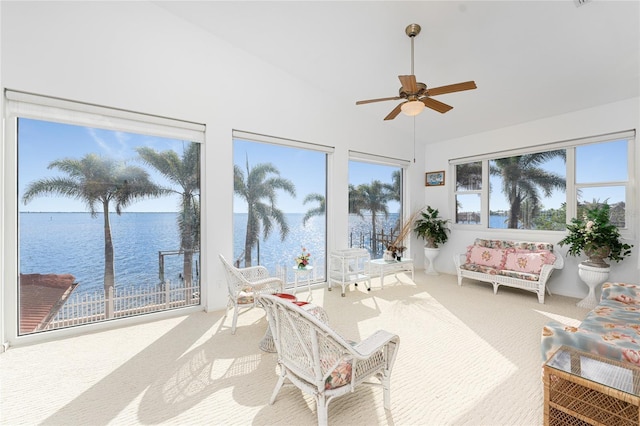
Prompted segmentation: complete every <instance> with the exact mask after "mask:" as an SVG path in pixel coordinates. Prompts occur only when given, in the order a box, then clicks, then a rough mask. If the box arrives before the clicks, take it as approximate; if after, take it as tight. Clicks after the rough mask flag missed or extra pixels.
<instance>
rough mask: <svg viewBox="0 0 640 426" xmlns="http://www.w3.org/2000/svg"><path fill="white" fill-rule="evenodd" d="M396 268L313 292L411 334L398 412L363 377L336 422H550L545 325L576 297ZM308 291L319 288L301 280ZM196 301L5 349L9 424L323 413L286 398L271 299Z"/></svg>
mask: <svg viewBox="0 0 640 426" xmlns="http://www.w3.org/2000/svg"><path fill="white" fill-rule="evenodd" d="M397 278H398V280H396V277H394V276H388V277H386V280H385V286H384V289H381V288H380V283H379V280H374V281H373V284H374V286H373V290H372V291H371V292H367V291H366V290H365V289H364V287H363V286H362V285H361V286H359V287H353V286H352V287H351V289H350V290H349V291H347V295H346V297H340V291H339V288H335V289H334V290H333V291H331V292H328V291H327V290H326V288H323V289H315V290H313V302H314V303H316V304H319V305H321V306H323V307H324V308H325V309H326V311H327V313H328V315H329V319H330V323H331V325H332V326H333V327H334V328H336V329H337V330H339V331H340V332H341V333H342V334H343V335H345V336H347V337H350V338H352V339H353V340H360V339H363V338H365V337H367V336H368V335H369V334H371V333H373V332H374V331H375V330H377V329H379V328H383V329H386V330H389V331H391V332H394V333H397V334H398V335H399V336H400V349H399V354H398V357H397V360H396V364H395V367H394V370H393V372H392V376H391V410H390V411H386V410H384V408H383V406H382V389H381V388H379V387H375V388H372V387H368V386H364V387H360V388H358V389H356V391H355V392H354V393H352V394H348V395H345V396H343V397H340V398H338V399H336V400H334V401H333V402H332V403H331V404H330V405H329V424H330V425H376V424H380V425H540V424H542V401H543V388H542V381H541V365H542V362H541V358H540V351H539V346H540V331H541V328H542V326H543V324H544V323H545V322H547V321H549V320H551V319H557V320H560V321H564V322H566V323H569V324H576V323H577V322H579V321H580V320H582V318H583V317H584V316H585V315H586V313H587V311H586V310H585V309H581V308H578V307H576V306H575V303H576V301H577V300H576V299H572V298H567V297H561V296H548V297H547V298H546V302H545V304H543V305H541V304H539V303H538V302H537V297H536V296H535V294H533V293H529V292H524V291H519V290H514V289H509V288H503V287H501V288H500V289H499V290H498V294H497V295H494V294H493V290H492V288H491V286H490V285H489V284H483V283H479V282H474V281H469V280H465V281H464V282H463V286H462V287H459V286H458V285H457V282H456V277H454V276H451V275H440V276H435V277H434V276H427V275H424V274H423V273H422V272H417V273H416V278H415V282H413V281H411V279H410V277H408V276H407V275H405V274H399V275H398V276H397ZM298 296H299V297H300V298H305V297H306V296H307V293H306V292H299V293H298ZM223 315H224V312H214V313H209V314H207V313H204V312H200V313H196V314H191V315H187V316H181V317H177V318H172V319H166V320H162V321H156V322H153V323H149V324H143V325H136V326H131V327H125V328H119V329H116V330H111V331H106V332H99V333H94V334H88V335H84V336H81V337H75V338H68V339H64V340H58V341H54V342H48V343H42V344H38V345H32V346H25V347H17V348H11V349H9V351H7V352H6V353H4V354H0V403H1V405H0V424H2V425H18V424H28V425H36V424H43V425H107V424H113V425H133V424H145V425H153V424H174V425H201V424H202V425H204V424H208V425H313V424H316V410H315V405H314V402H313V399H312V398H311V397H309V396H306V395H303V394H302V393H301V392H300V391H299V390H297V389H296V388H285V389H283V390H281V391H280V394H279V396H278V398H277V400H276V402H275V404H274V405H269V397H270V395H271V392H272V390H273V387H274V385H275V383H276V379H277V376H276V372H277V367H276V355H275V354H270V353H264V352H262V351H260V349H259V348H258V341H259V340H260V339H261V337H262V336H263V334H264V332H265V329H266V327H267V321H266V319H265V315H264V311H262V310H260V309H253V310H251V311H248V312H246V313H245V314H242V315H241V316H240V318H239V320H238V321H239V323H238V329H237V332H236V334H235V335H232V334H231V330H230V327H229V326H230V324H231V316H229V317H228V318H227V319H226V320H225V319H224V318H223Z"/></svg>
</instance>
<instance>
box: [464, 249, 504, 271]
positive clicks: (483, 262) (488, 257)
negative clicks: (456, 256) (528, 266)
mask: <svg viewBox="0 0 640 426" xmlns="http://www.w3.org/2000/svg"><path fill="white" fill-rule="evenodd" d="M505 254H506V253H505V250H501V249H497V248H489V247H482V246H478V245H475V244H474V245H472V246H469V247H467V263H472V264H474V265H480V266H489V267H491V268H497V269H502V267H503V266H504V261H505Z"/></svg>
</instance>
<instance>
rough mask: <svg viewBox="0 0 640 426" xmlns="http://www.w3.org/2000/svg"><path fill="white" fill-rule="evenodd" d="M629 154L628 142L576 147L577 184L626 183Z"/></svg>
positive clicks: (620, 141)
mask: <svg viewBox="0 0 640 426" xmlns="http://www.w3.org/2000/svg"><path fill="white" fill-rule="evenodd" d="M627 153H628V151H627V141H626V140H619V141H614V142H606V143H597V144H591V145H582V146H578V147H576V183H597V182H626V181H627V180H628V171H627ZM603 165H604V167H603Z"/></svg>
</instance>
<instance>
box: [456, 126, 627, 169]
mask: <svg viewBox="0 0 640 426" xmlns="http://www.w3.org/2000/svg"><path fill="white" fill-rule="evenodd" d="M635 136H636V131H635V129H632V130H625V131H621V132H614V133H607V134H603V135H597V136H588V137H584V138H576V139H569V140H565V141H558V142H551V143H545V144H542V145H535V146H529V147H526V148H518V149H509V150H505V151H494V152H489V153H485V154H481V155H471V156H469V157H458V158H451V159H449V164H454V165H456V164H462V163H472V162H474V161H480V160H495V159H497V158H506V157H513V156H516V155H522V154H531V153H534V152H542V151H555V150H558V149H563V148H573V147H576V146H579V145H589V144H593V143H600V142H612V141H614V140H619V139H627V140H632V139H633V138H635Z"/></svg>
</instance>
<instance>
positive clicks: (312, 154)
mask: <svg viewBox="0 0 640 426" xmlns="http://www.w3.org/2000/svg"><path fill="white" fill-rule="evenodd" d="M233 158H234V182H235V185H234V192H235V195H234V200H233V218H234V220H233V240H234V241H233V263H234V264H235V265H237V266H239V267H248V266H255V265H262V266H265V267H266V268H267V269H268V270H269V273H270V274H271V275H272V276H281V277H282V278H283V279H284V280H285V282H286V283H287V284H288V285H291V284H292V283H293V282H294V274H293V266H294V264H295V258H296V257H297V256H298V255H300V254H301V252H302V249H303V248H304V249H306V252H307V253H310V254H311V258H310V261H311V262H310V263H311V265H312V266H313V267H314V269H313V281H324V276H325V253H326V207H325V206H326V194H327V172H326V170H327V154H326V153H322V152H317V151H312V150H306V149H300V148H292V147H287V146H283V145H274V144H268V143H261V142H253V141H246V140H242V139H234V141H233Z"/></svg>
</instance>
